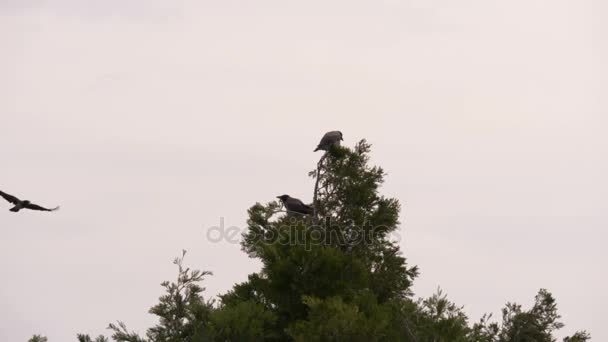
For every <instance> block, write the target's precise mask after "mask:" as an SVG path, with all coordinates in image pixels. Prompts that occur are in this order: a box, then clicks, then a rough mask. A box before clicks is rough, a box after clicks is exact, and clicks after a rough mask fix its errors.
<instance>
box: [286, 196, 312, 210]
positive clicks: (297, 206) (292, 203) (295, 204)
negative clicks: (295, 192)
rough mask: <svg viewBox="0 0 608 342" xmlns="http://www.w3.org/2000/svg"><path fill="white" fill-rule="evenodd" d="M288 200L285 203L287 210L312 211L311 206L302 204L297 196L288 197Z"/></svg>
mask: <svg viewBox="0 0 608 342" xmlns="http://www.w3.org/2000/svg"><path fill="white" fill-rule="evenodd" d="M288 201H289V202H288V203H287V204H286V207H287V210H290V211H296V212H302V213H307V212H312V210H313V209H312V207H311V206H308V205H306V204H304V203H303V202H302V201H300V200H299V199H297V198H290V199H289V200H288Z"/></svg>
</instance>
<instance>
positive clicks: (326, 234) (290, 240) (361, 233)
mask: <svg viewBox="0 0 608 342" xmlns="http://www.w3.org/2000/svg"><path fill="white" fill-rule="evenodd" d="M204 229H205V238H206V239H207V241H209V242H212V243H230V244H240V243H241V240H242V239H243V233H245V232H247V231H248V229H242V228H240V227H238V226H229V227H226V223H225V219H224V217H220V223H219V225H216V226H210V227H208V228H206V227H204ZM249 232H250V233H253V234H259V235H260V236H259V238H260V239H261V240H264V241H268V242H270V243H278V244H282V245H291V246H295V245H301V244H304V245H306V246H311V245H321V244H327V243H329V244H331V245H349V246H353V245H356V244H360V243H362V244H366V243H370V242H372V241H374V240H376V239H378V238H379V237H382V238H387V239H388V240H389V241H392V242H395V243H399V242H401V234H400V233H399V231H398V230H393V231H390V232H389V229H388V227H386V226H363V227H358V226H349V227H346V228H342V229H340V228H338V226H337V225H331V224H326V225H324V226H320V225H309V226H303V225H302V222H301V221H300V222H297V221H294V222H293V224H291V225H281V226H278V227H277V226H274V227H273V229H265V228H263V227H259V229H255V230H252V231H249Z"/></svg>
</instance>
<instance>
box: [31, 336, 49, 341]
mask: <svg viewBox="0 0 608 342" xmlns="http://www.w3.org/2000/svg"><path fill="white" fill-rule="evenodd" d="M47 341H48V338H46V337H45V336H42V335H34V336H32V338H30V339H29V340H28V341H27V342H47Z"/></svg>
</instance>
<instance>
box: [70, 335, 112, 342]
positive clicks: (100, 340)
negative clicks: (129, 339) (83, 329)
mask: <svg viewBox="0 0 608 342" xmlns="http://www.w3.org/2000/svg"><path fill="white" fill-rule="evenodd" d="M77 337H78V342H108V341H109V340H108V338H107V337H105V336H102V335H99V336H97V337H96V338H95V339H92V338H91V337H90V336H89V335H83V334H78V336H77Z"/></svg>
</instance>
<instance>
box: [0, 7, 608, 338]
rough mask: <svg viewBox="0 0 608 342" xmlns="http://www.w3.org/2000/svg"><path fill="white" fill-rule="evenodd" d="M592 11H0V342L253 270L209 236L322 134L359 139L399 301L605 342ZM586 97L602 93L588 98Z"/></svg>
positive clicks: (306, 156) (111, 316)
mask: <svg viewBox="0 0 608 342" xmlns="http://www.w3.org/2000/svg"><path fill="white" fill-rule="evenodd" d="M607 15H608V13H607V6H606V4H605V2H603V3H602V1H601V0H597V1H591V0H587V1H585V0H577V1H574V0H572V1H565V0H543V1H540V0H511V1H489V0H461V1H450V0H385V1H381V0H373V1H372V0H348V1H347V0H306V1H285V0H259V1H235V0H205V1H194V0H179V1H175V0H171V1H169V0H163V1H160V0H103V1H101V0H100V1H83V0H55V1H53V0H48V1H35V0H29V1H27V0H0V75H1V77H0V128H1V129H2V134H0V158H1V160H2V163H1V165H0V190H3V191H5V192H9V193H12V194H14V195H17V196H21V197H25V198H27V199H31V200H34V201H36V202H37V203H40V204H42V205H48V206H54V205H61V206H62V209H61V210H60V211H58V212H55V213H51V214H47V213H40V212H22V213H19V214H13V213H11V212H9V211H8V209H9V208H10V205H9V204H8V203H0V209H2V210H0V277H1V281H0V322H2V323H1V327H0V340H1V341H7V342H8V341H10V342H13V341H15V342H17V341H26V340H27V338H28V337H29V336H31V335H32V334H34V333H38V334H45V335H47V336H48V337H49V338H50V342H58V341H61V342H63V341H74V340H75V334H76V333H77V332H84V333H91V334H98V333H106V332H107V331H106V330H105V327H106V326H107V324H108V323H109V322H113V321H115V320H122V321H125V322H126V323H127V324H128V326H129V327H130V328H132V329H134V330H137V331H140V332H144V331H145V328H146V327H148V326H150V325H151V324H153V323H154V322H155V318H154V317H153V316H151V315H149V314H147V310H148V308H149V307H150V306H152V305H154V304H155V303H156V301H157V298H158V296H159V295H161V293H162V290H161V288H160V286H159V283H160V282H161V281H163V280H166V279H173V278H174V275H175V267H174V266H173V265H172V264H171V261H172V259H173V258H174V257H175V256H177V255H178V254H179V253H180V251H181V249H187V250H188V251H189V255H188V256H187V260H186V263H187V264H188V265H189V266H190V267H193V268H200V269H204V270H209V271H212V272H213V273H214V275H213V276H212V277H209V278H208V279H207V281H206V282H205V285H206V287H207V291H206V295H207V296H208V297H213V296H215V295H217V294H219V293H223V292H226V291H227V290H229V289H230V288H231V286H232V285H233V284H234V283H235V282H240V281H244V280H245V279H246V277H247V275H248V274H250V273H252V272H255V271H257V270H259V268H260V265H259V263H257V262H256V261H255V260H251V259H248V257H247V256H246V255H245V254H244V253H243V252H241V251H240V246H239V245H238V244H231V243H228V242H220V243H212V242H210V241H208V240H207V239H206V231H207V229H208V228H209V227H212V226H215V225H218V224H219V222H220V218H221V217H223V218H224V220H225V225H226V227H228V226H238V227H240V228H244V223H245V219H246V209H247V208H249V207H250V206H251V205H252V204H254V203H255V202H256V201H262V202H265V201H270V200H273V199H274V197H275V196H276V195H278V194H283V193H288V194H290V195H292V196H294V197H299V198H302V199H303V200H305V201H310V200H311V198H312V188H313V183H312V180H311V179H310V178H308V177H307V172H308V171H309V170H311V169H313V168H314V166H315V163H316V161H317V160H318V158H319V157H320V154H319V153H317V154H315V153H312V150H313V149H314V147H315V146H316V144H317V142H318V140H319V138H320V137H321V135H322V134H323V133H324V132H325V131H328V130H333V129H340V130H341V131H342V132H344V138H345V143H346V144H347V145H353V144H354V143H355V142H356V141H358V140H359V139H362V138H367V139H368V140H369V141H370V142H371V143H372V144H373V161H374V163H377V164H379V165H381V166H383V167H384V168H385V169H386V170H387V172H388V178H387V182H386V183H385V185H384V187H383V189H382V192H383V193H384V194H386V195H389V196H394V197H397V198H399V199H400V200H401V202H402V204H403V208H404V210H403V212H402V217H401V221H402V223H403V224H402V227H401V230H400V231H399V233H400V235H401V237H402V241H401V244H402V246H403V249H404V251H405V255H406V256H407V257H408V260H409V262H410V263H411V264H416V265H419V266H420V268H421V276H420V277H419V278H418V279H417V281H416V283H415V288H414V289H415V291H416V294H417V295H418V296H428V295H430V294H432V293H433V292H434V291H435V289H436V288H437V286H441V287H442V288H443V289H444V290H445V291H446V292H447V293H448V294H449V296H450V298H451V299H452V300H454V301H455V302H456V303H458V304H461V305H465V311H466V312H467V313H468V314H469V315H470V317H471V319H472V320H477V319H478V318H479V317H480V316H481V315H482V314H483V313H485V312H494V313H495V314H499V309H500V308H501V307H502V306H503V305H504V304H505V302H507V301H517V302H520V303H522V304H524V306H525V307H529V305H530V304H531V303H532V300H533V297H534V295H535V294H536V292H537V291H538V289H539V288H548V289H549V290H550V291H552V292H553V293H554V295H555V296H556V297H557V301H558V304H559V309H560V311H561V313H562V314H563V321H564V322H565V323H566V325H567V326H566V329H564V332H565V333H571V332H573V331H574V330H575V329H583V328H584V329H588V330H589V331H590V332H591V333H592V335H593V337H594V340H595V341H608V332H607V331H606V327H605V319H606V313H605V312H606V307H607V306H608V294H607V293H606V291H605V288H606V282H607V281H608V274H607V273H606V269H608V252H607V251H606V240H607V238H608V231H607V228H608V200H607V199H606V197H607V196H608V181H607V179H606V175H607V174H608V158H607V151H608V137H607V135H606V129H607V127H608V125H607V124H608V119H607V117H606V116H607V114H608V103H607V101H606V96H605V95H606V94H605V93H606V89H607V81H608V76H607V69H608V68H607V65H606V61H607V60H608V48H607V46H606V42H607V41H608V25H607V24H606V20H605V19H606V17H607ZM602 86H603V92H600V89H602Z"/></svg>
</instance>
